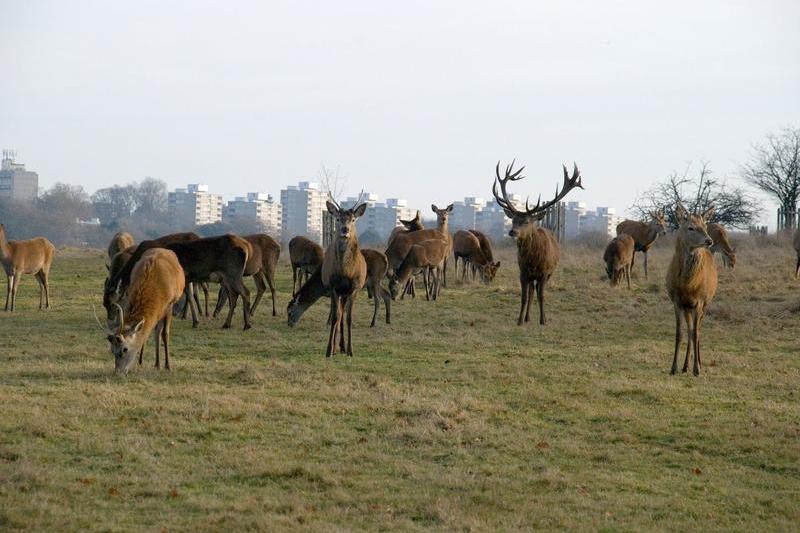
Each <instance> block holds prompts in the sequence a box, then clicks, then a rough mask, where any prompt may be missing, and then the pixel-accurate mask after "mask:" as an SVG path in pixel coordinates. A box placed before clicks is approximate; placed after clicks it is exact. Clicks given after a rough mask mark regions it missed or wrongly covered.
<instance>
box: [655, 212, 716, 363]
mask: <svg viewBox="0 0 800 533" xmlns="http://www.w3.org/2000/svg"><path fill="white" fill-rule="evenodd" d="M713 213H714V208H713V207H712V208H709V209H707V210H706V211H705V212H703V213H702V214H701V215H696V214H689V213H688V212H687V211H686V209H685V208H684V207H683V206H682V205H681V204H678V205H677V207H676V208H675V218H676V219H677V222H678V231H677V238H676V240H675V253H674V255H673V256H672V261H671V262H670V264H669V268H668V270H667V294H668V295H669V299H670V300H671V301H672V305H673V307H674V309H675V352H674V355H673V356H672V370H670V374H675V372H677V370H678V350H679V348H680V344H681V333H682V332H681V317H683V321H684V322H685V323H686V332H687V336H688V341H687V344H686V359H685V360H684V361H683V372H686V371H687V370H688V368H689V352H690V351H694V361H693V366H692V374H694V375H695V376H698V375H700V368H701V366H702V363H701V360H700V327H701V326H702V324H703V317H704V315H705V313H706V309H708V305H709V304H710V303H711V300H712V299H713V298H714V293H715V292H716V290H717V267H716V265H715V264H714V256H713V255H712V254H711V251H710V250H709V249H710V248H711V246H712V245H713V244H714V241H712V240H711V237H709V235H708V230H707V226H706V224H707V222H708V220H709V219H710V218H711V216H712V215H713Z"/></svg>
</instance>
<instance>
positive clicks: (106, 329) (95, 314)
mask: <svg viewBox="0 0 800 533" xmlns="http://www.w3.org/2000/svg"><path fill="white" fill-rule="evenodd" d="M92 312H93V313H94V319H95V321H96V322H97V325H98V326H99V327H100V329H101V330H102V331H103V333H108V328H107V327H104V326H103V324H101V323H100V319H99V318H98V317H97V309H95V307H94V304H92Z"/></svg>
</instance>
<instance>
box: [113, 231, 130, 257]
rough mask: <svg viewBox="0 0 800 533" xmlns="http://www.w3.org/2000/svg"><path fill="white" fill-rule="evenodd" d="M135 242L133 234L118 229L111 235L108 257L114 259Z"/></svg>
mask: <svg viewBox="0 0 800 533" xmlns="http://www.w3.org/2000/svg"><path fill="white" fill-rule="evenodd" d="M134 242H135V241H134V240H133V235H131V234H130V233H128V232H127V231H118V232H117V233H115V234H114V236H113V237H111V242H110V243H108V258H109V259H113V258H114V256H115V255H117V254H118V253H120V252H121V251H122V250H124V249H125V248H129V247H131V246H133V243H134Z"/></svg>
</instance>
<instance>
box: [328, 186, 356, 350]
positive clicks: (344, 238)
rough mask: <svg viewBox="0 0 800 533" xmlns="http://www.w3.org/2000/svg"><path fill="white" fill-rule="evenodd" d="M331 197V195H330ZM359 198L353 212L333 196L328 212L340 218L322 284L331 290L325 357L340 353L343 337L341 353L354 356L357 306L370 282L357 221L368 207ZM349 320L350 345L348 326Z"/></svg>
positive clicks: (329, 199) (330, 247) (330, 246)
mask: <svg viewBox="0 0 800 533" xmlns="http://www.w3.org/2000/svg"><path fill="white" fill-rule="evenodd" d="M329 196H330V195H329ZM360 201H361V196H360V195H359V197H358V200H357V201H356V203H355V204H353V205H354V207H353V208H352V209H343V208H342V207H341V206H339V204H338V203H336V200H334V199H333V197H332V196H330V197H329V198H328V201H327V207H328V211H329V212H330V213H331V214H332V215H333V216H334V217H335V218H336V223H337V226H338V228H339V230H338V231H337V232H336V237H335V238H334V239H333V242H332V243H331V244H330V245H329V246H328V249H327V250H325V257H324V259H323V260H322V283H323V284H324V285H325V286H326V287H328V288H330V291H331V313H332V316H331V331H330V335H329V336H328V347H327V349H326V350H325V357H330V356H332V355H334V354H335V353H336V337H337V335H339V342H340V346H339V348H340V350H341V351H343V352H344V351H345V350H346V351H347V354H348V355H353V343H352V327H353V303H354V302H355V299H356V295H357V294H358V291H360V290H361V288H362V287H363V286H364V283H365V281H366V279H367V263H366V261H365V260H364V256H363V255H362V254H361V251H360V250H359V248H358V237H356V219H357V218H358V217H360V216H361V215H363V214H364V211H366V209H367V204H361V205H359V202H360ZM345 320H346V321H347V345H346V346H345V340H344V326H345Z"/></svg>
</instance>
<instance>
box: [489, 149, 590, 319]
mask: <svg viewBox="0 0 800 533" xmlns="http://www.w3.org/2000/svg"><path fill="white" fill-rule="evenodd" d="M513 168H514V162H513V161H512V162H511V164H510V165H508V166H507V167H506V173H505V177H504V178H501V177H500V162H499V161H498V162H497V167H495V176H496V180H495V182H494V184H493V185H492V193H493V194H494V198H495V200H496V201H497V205H499V206H500V207H501V208H502V209H503V211H504V212H505V214H506V216H507V217H508V218H510V219H511V230H510V231H509V232H508V234H509V235H510V236H511V237H516V239H517V262H518V264H519V283H520V286H521V288H522V294H521V296H522V298H521V303H520V309H519V319H518V320H517V325H522V323H523V322H528V321H529V320H530V313H531V302H532V301H533V291H534V289H535V290H536V297H537V299H538V300H539V324H542V325H544V323H545V317H544V286H545V284H546V283H547V281H548V280H549V279H550V276H552V275H553V272H554V271H555V269H556V266H557V265H558V257H559V247H558V241H557V240H556V237H555V235H553V233H552V232H551V231H550V230H548V229H545V228H540V227H539V224H538V223H539V221H540V220H541V219H542V218H544V216H545V214H546V212H547V210H548V209H549V208H550V207H552V206H554V205H556V204H557V203H558V202H560V201H561V200H562V199H563V198H564V197H565V196H566V195H567V193H569V192H570V191H571V190H572V189H574V188H576V187H577V188H581V189H583V185H582V184H581V173H580V171H578V166H577V165H575V167H574V170H573V172H572V177H570V176H569V174H568V173H567V167H566V166H565V167H564V183H563V185H562V187H561V190H560V191H559V189H558V187H556V196H555V198H553V199H552V200H550V201H549V202H545V203H544V204H542V203H541V196H540V197H539V200H537V201H536V205H535V206H533V207H532V208H531V207H529V206H528V202H527V201H526V202H525V210H524V211H520V210H518V209H517V208H516V207H515V206H514V203H513V202H512V201H511V200H510V199H509V197H508V192H507V191H506V185H507V184H508V182H509V181H518V180H521V179H522V178H523V176H521V174H522V171H523V170H524V169H525V167H522V168H520V169H519V170H517V171H516V172H514V171H513ZM498 183H499V184H500V190H501V194H502V196H501V195H498V193H497V184H498Z"/></svg>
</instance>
